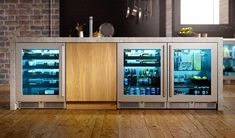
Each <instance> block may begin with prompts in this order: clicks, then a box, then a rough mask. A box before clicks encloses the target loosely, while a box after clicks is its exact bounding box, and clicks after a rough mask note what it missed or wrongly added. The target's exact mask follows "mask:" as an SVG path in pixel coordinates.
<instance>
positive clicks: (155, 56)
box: [118, 43, 167, 108]
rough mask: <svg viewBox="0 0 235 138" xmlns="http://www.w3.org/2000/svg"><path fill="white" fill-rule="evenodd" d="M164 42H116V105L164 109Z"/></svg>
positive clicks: (120, 106) (119, 106)
mask: <svg viewBox="0 0 235 138" xmlns="http://www.w3.org/2000/svg"><path fill="white" fill-rule="evenodd" d="M164 45H166V44H164V43H119V44H118V108H165V107H166V104H165V102H166V99H167V98H166V94H165V92H166V91H165V90H164V84H165V83H164V75H165V77H166V74H164V71H163V70H164V62H163V59H164V54H163V53H164V48H165V47H164Z"/></svg>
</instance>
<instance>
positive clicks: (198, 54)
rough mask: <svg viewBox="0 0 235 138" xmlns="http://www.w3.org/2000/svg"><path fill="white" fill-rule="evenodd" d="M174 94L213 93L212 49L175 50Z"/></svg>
mask: <svg viewBox="0 0 235 138" xmlns="http://www.w3.org/2000/svg"><path fill="white" fill-rule="evenodd" d="M174 94H175V95H210V94H211V50H210V49H175V50H174Z"/></svg>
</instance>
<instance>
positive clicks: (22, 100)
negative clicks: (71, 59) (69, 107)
mask: <svg viewBox="0 0 235 138" xmlns="http://www.w3.org/2000/svg"><path fill="white" fill-rule="evenodd" d="M16 53H17V55H16V63H17V64H16V66H17V67H16V69H17V71H16V72H17V73H16V80H17V82H16V100H17V104H18V108H64V107H65V90H64V89H65V88H64V86H63V85H64V84H63V81H64V67H63V66H64V63H63V62H64V61H65V60H63V58H64V54H63V53H64V44H63V43H40V44H39V43H17V46H16Z"/></svg>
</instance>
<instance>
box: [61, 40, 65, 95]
mask: <svg viewBox="0 0 235 138" xmlns="http://www.w3.org/2000/svg"><path fill="white" fill-rule="evenodd" d="M61 54H62V61H61V65H62V67H61V69H62V77H61V79H62V80H61V82H62V83H61V85H62V87H61V96H62V97H64V96H65V45H64V44H63V45H62V51H61Z"/></svg>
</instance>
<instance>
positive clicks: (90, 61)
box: [66, 43, 116, 101]
mask: <svg viewBox="0 0 235 138" xmlns="http://www.w3.org/2000/svg"><path fill="white" fill-rule="evenodd" d="M66 98H67V101H116V43H67V44H66Z"/></svg>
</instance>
